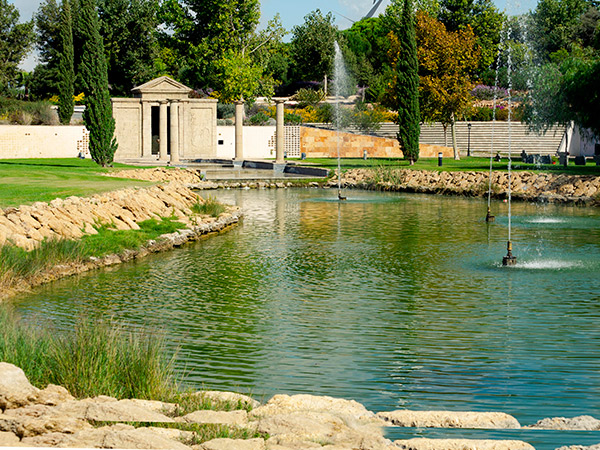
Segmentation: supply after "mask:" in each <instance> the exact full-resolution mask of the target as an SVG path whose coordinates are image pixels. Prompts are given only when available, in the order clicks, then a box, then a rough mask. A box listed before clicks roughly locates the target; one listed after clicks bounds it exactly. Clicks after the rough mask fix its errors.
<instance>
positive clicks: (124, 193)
mask: <svg viewBox="0 0 600 450" xmlns="http://www.w3.org/2000/svg"><path fill="white" fill-rule="evenodd" d="M203 201H204V200H203V199H202V198H201V197H199V196H198V195H197V194H196V193H195V192H193V191H192V190H190V189H188V188H187V187H186V186H184V185H183V184H181V183H177V182H173V183H169V184H167V185H158V186H153V187H150V188H145V189H122V190H118V191H114V192H108V193H105V194H98V195H94V196H93V197H90V198H80V197H68V198H66V199H64V200H63V199H55V200H53V201H51V202H50V203H44V202H37V203H34V204H33V205H22V206H20V207H18V208H12V207H11V208H6V209H4V210H2V209H0V245H5V244H14V245H17V246H19V247H21V248H23V249H26V250H32V249H34V248H35V247H36V246H37V245H38V244H39V243H40V242H41V241H43V240H44V239H78V238H80V237H82V236H83V235H84V234H86V233H87V234H96V233H97V230H96V228H95V227H96V226H97V225H98V224H109V225H110V224H112V226H113V227H114V228H115V229H116V230H137V229H139V225H138V224H137V223H138V222H141V221H144V220H148V219H152V218H155V219H160V218H161V217H170V216H172V215H175V216H176V217H177V219H178V220H179V221H180V222H183V223H184V224H186V225H187V227H186V228H185V229H182V230H178V231H177V232H175V233H172V234H165V235H162V236H160V238H158V239H157V240H156V241H150V242H149V243H147V244H146V245H145V246H144V247H143V248H141V249H139V250H126V251H124V252H123V253H121V254H116V255H108V256H104V257H101V258H94V257H92V258H89V259H88V260H85V261H72V262H65V263H62V264H59V265H57V266H54V267H47V268H45V269H43V270H42V271H40V272H37V273H34V274H32V275H30V276H28V277H27V278H25V279H22V278H18V277H16V278H15V277H8V278H7V279H5V277H2V276H1V275H2V274H0V300H2V299H3V298H7V297H9V296H10V295H12V294H14V293H16V292H22V291H26V290H28V289H29V288H31V287H34V286H38V285H41V284H44V283H48V282H51V281H54V280H57V279H59V278H62V277H65V276H69V275H73V274H77V273H81V272H85V271H88V270H91V269H95V268H99V267H104V266H110V265H113V264H118V263H121V262H125V261H129V260H132V259H136V258H141V257H143V256H146V255H147V254H149V253H154V252H159V251H163V250H168V249H171V248H174V247H178V246H181V245H183V244H184V243H185V242H188V241H191V240H197V239H199V238H200V237H201V236H202V235H206V234H208V233H213V232H219V231H222V230H224V229H226V228H227V227H229V226H231V225H233V224H235V223H237V222H238V221H239V219H240V217H241V212H240V211H239V209H238V208H236V207H228V209H227V211H226V212H224V213H222V214H221V215H219V217H218V218H215V217H209V216H205V215H202V216H200V215H197V214H194V213H193V212H192V211H191V210H190V207H191V206H192V205H194V204H196V203H202V202H203Z"/></svg>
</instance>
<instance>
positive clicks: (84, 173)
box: [0, 158, 152, 208]
mask: <svg viewBox="0 0 600 450" xmlns="http://www.w3.org/2000/svg"><path fill="white" fill-rule="evenodd" d="M126 168H134V167H133V166H127V165H124V164H117V163H115V164H114V167H113V168H102V167H100V166H98V165H97V164H96V163H95V162H93V161H92V160H90V159H79V158H56V159H3V160H0V207H2V208H6V207H8V206H18V205H23V204H31V203H33V202H37V201H43V202H49V201H50V200H54V199H55V198H57V197H61V198H65V197H69V196H71V195H77V196H89V195H93V194H97V193H99V192H106V191H113V190H116V189H121V188H125V187H132V186H149V185H151V184H152V183H150V182H146V181H139V180H126V179H123V178H113V177H105V176H102V175H101V173H106V172H111V171H115V170H121V169H126Z"/></svg>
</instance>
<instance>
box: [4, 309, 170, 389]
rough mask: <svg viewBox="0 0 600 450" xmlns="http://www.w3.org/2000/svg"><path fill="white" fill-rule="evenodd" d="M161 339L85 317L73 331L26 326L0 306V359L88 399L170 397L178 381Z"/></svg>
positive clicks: (41, 382)
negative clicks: (108, 396) (96, 397)
mask: <svg viewBox="0 0 600 450" xmlns="http://www.w3.org/2000/svg"><path fill="white" fill-rule="evenodd" d="M165 349H166V347H165V343H164V340H163V339H162V337H161V336H160V335H158V336H157V335H144V334H140V333H133V332H130V331H127V330H126V329H125V328H124V327H122V326H120V325H118V324H113V323H111V322H110V321H106V320H101V319H98V320H96V319H93V318H80V319H79V321H78V322H77V323H76V325H75V327H74V329H73V330H70V331H67V332H65V331H63V332H56V331H55V330H53V328H52V326H48V324H39V323H38V326H36V327H34V326H33V325H29V324H24V323H22V322H21V321H20V320H19V319H18V317H17V316H16V314H15V313H14V311H13V310H12V309H11V308H10V307H9V306H8V305H6V304H2V305H0V361H4V362H8V363H11V364H15V365H16V366H18V367H20V368H22V369H23V371H24V372H25V374H26V375H27V377H28V378H29V380H30V382H31V383H32V384H33V385H34V386H37V387H39V388H44V387H46V385H47V384H49V383H53V384H58V385H60V386H63V387H65V388H66V389H67V390H68V391H69V392H71V394H73V395H74V396H76V397H79V398H83V397H89V396H97V395H110V396H113V397H116V398H143V399H161V398H171V397H173V395H174V392H177V389H178V383H177V382H176V376H175V372H174V369H173V365H172V360H168V359H166V358H165V356H164V355H166V354H167V352H166V351H165Z"/></svg>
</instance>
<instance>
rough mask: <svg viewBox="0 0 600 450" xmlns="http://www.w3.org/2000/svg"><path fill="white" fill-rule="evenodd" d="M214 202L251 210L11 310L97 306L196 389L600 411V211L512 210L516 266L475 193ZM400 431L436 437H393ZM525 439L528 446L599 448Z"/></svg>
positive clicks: (254, 196) (419, 405)
mask: <svg viewBox="0 0 600 450" xmlns="http://www.w3.org/2000/svg"><path fill="white" fill-rule="evenodd" d="M216 195H217V196H218V197H219V199H221V200H223V201H226V202H228V203H233V204H238V205H240V206H241V207H242V208H243V210H244V213H245V218H244V220H243V223H242V224H241V225H240V226H239V227H238V228H236V229H234V230H232V231H230V232H228V233H226V234H222V235H219V236H215V237H211V238H210V239H208V240H205V241H202V242H199V243H196V244H193V245H190V246H187V247H185V248H183V249H180V250H176V251H173V252H170V253H166V254H161V255H155V256H151V257H149V258H147V259H144V260H143V261H139V262H135V263H131V264H125V265H122V266H120V267H116V268H112V269H110V270H104V271H97V272H95V273H92V274H86V275H82V276H79V277H76V278H73V279H69V280H63V281H60V282H57V283H54V284H52V285H50V286H47V287H44V288H42V289H39V290H38V291H36V292H35V293H34V294H33V295H30V296H27V297H24V298H22V299H19V301H18V306H19V309H20V310H21V312H22V313H23V314H24V315H25V316H26V317H28V318H30V320H34V319H35V318H36V317H39V316H43V317H49V318H50V319H51V320H52V321H53V322H55V323H56V324H57V327H58V328H60V329H68V328H69V327H70V325H71V324H72V323H73V321H74V320H76V317H77V316H78V315H79V314H92V313H101V314H104V315H107V316H112V317H115V318H116V319H119V320H121V321H123V322H125V323H127V324H129V325H130V326H131V327H141V328H150V329H156V328H160V329H164V330H165V331H166V332H167V334H168V337H169V342H170V344H171V345H172V347H173V348H175V347H180V351H179V367H180V368H181V370H185V372H186V373H187V381H188V383H190V384H191V385H192V386H195V387H208V388H212V389H227V390H237V391H242V392H251V393H252V394H253V395H255V396H257V397H259V398H261V397H263V398H265V399H266V398H268V397H269V396H271V395H273V394H275V393H290V394H291V393H313V394H320V395H332V396H336V397H344V398H350V399H355V400H357V401H359V402H361V403H363V404H365V405H366V406H367V408H369V409H371V410H374V411H384V410H393V409H399V408H412V409H450V410H477V411H488V410H495V411H504V412H507V413H509V414H513V415H514V416H515V417H517V419H518V420H519V421H520V422H521V424H523V425H527V424H532V423H534V422H535V421H537V420H539V419H541V418H544V417H552V416H567V417H572V416H576V415H581V414H589V415H592V416H595V417H599V418H600V395H598V391H599V390H600V370H599V369H600V277H599V275H600V214H599V211H598V210H594V209H583V208H576V207H557V206H549V205H533V204H525V203H515V204H513V208H512V211H513V221H512V224H513V233H512V234H513V245H514V251H513V253H514V255H515V256H517V258H518V261H519V264H518V265H517V267H514V268H504V267H501V260H502V257H503V256H504V255H505V254H506V236H507V228H506V227H507V223H508V221H507V218H506V210H507V205H506V204H503V203H495V204H493V208H492V210H493V213H495V214H496V216H497V222H496V223H494V224H490V225H488V224H486V223H485V222H484V217H485V208H486V205H485V202H484V201H483V200H480V199H476V200H469V199H462V198H451V197H442V196H420V195H407V194H393V193H389V194H385V193H375V192H363V191H349V192H348V196H349V201H347V202H344V203H339V202H337V200H336V199H335V196H336V195H337V193H336V191H334V190H332V191H327V190H325V191H323V190H317V189H303V190H260V191H220V192H218V193H217V194H216ZM406 433H409V434H410V435H426V434H427V433H442V434H443V433H444V432H438V431H428V430H415V431H414V432H413V431H410V430H409V431H407V430H401V431H392V434H391V437H410V436H407V434H406ZM485 433H487V434H486V436H487V435H491V434H490V433H491V432H485ZM500 433H502V432H500ZM521 433H524V432H521ZM529 433H530V434H529V435H528V436H529V437H530V442H531V443H533V444H534V445H536V446H538V447H537V448H538V449H542V448H554V446H552V445H553V444H563V445H564V444H584V443H587V444H588V445H589V444H590V443H598V442H600V434H597V433H587V434H577V433H571V434H568V435H567V434H561V436H562V437H561V439H563V441H561V442H556V439H557V438H556V434H547V433H546V434H545V433H544V432H535V433H534V432H529ZM435 436H436V437H439V435H435ZM539 436H541V437H539ZM544 436H546V437H544ZM547 436H551V437H547ZM477 437H482V436H480V435H477ZM518 437H519V438H523V436H522V435H519V436H518ZM526 440H527V439H526ZM556 446H558V445H556Z"/></svg>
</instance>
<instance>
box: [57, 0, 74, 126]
mask: <svg viewBox="0 0 600 450" xmlns="http://www.w3.org/2000/svg"><path fill="white" fill-rule="evenodd" d="M59 33H60V49H61V52H60V57H59V60H58V117H59V118H60V122H61V123H63V124H65V125H68V124H69V123H70V122H71V116H72V115H73V109H74V108H73V91H74V83H75V71H74V68H73V21H72V16H71V6H70V4H69V0H63V2H62V6H61V9H60V30H59Z"/></svg>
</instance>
